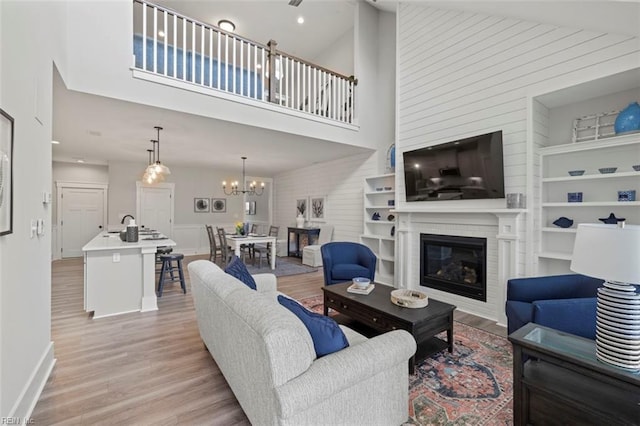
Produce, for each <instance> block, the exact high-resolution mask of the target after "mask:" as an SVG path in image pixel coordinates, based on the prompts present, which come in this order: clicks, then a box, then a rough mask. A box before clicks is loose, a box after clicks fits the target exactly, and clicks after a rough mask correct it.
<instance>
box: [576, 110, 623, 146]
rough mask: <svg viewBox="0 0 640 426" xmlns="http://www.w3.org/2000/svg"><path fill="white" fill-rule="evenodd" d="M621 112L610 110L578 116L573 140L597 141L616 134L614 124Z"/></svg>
mask: <svg viewBox="0 0 640 426" xmlns="http://www.w3.org/2000/svg"><path fill="white" fill-rule="evenodd" d="M619 112H620V111H610V112H603V113H600V114H593V115H586V116H584V117H579V118H576V119H575V120H573V137H572V142H573V143H576V142H586V141H597V140H600V139H603V138H608V137H611V136H615V134H616V133H615V131H614V130H613V126H614V122H615V117H616V116H617V115H618V113H619Z"/></svg>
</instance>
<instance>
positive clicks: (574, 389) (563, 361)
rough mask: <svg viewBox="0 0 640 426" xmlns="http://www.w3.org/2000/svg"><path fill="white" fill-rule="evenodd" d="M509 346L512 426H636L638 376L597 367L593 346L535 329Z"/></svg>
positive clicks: (520, 333) (639, 390)
mask: <svg viewBox="0 0 640 426" xmlns="http://www.w3.org/2000/svg"><path fill="white" fill-rule="evenodd" d="M509 340H510V341H511V343H512V344H513V402H514V404H513V417H514V424H515V425H529V424H531V425H537V424H546V425H549V424H550V425H561V424H562V425H566V424H580V425H638V424H640V374H638V373H633V372H629V371H627V370H624V369H621V368H618V367H615V366H612V365H609V364H605V363H603V362H600V361H598V360H597V359H596V344H595V341H593V340H589V339H585V338H582V337H578V336H574V335H572V334H567V333H563V332H561V331H558V330H554V329H551V328H547V327H543V326H540V325H537V324H533V323H529V324H527V325H525V326H524V327H522V328H521V329H519V330H517V331H515V332H514V333H512V334H511V335H510V336H509Z"/></svg>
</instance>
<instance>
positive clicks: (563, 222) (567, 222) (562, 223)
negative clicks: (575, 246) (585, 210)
mask: <svg viewBox="0 0 640 426" xmlns="http://www.w3.org/2000/svg"><path fill="white" fill-rule="evenodd" d="M553 224H554V225H555V226H559V227H560V228H571V225H573V220H572V219H569V218H568V217H564V216H560V217H559V218H557V219H556V220H554V221H553Z"/></svg>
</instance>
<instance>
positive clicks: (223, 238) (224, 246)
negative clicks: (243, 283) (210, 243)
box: [216, 226, 233, 266]
mask: <svg viewBox="0 0 640 426" xmlns="http://www.w3.org/2000/svg"><path fill="white" fill-rule="evenodd" d="M216 233H217V234H218V242H219V243H220V254H221V255H222V266H226V264H227V263H228V262H229V260H230V259H231V256H233V250H231V247H229V244H228V243H227V231H225V230H224V228H220V227H217V226H216Z"/></svg>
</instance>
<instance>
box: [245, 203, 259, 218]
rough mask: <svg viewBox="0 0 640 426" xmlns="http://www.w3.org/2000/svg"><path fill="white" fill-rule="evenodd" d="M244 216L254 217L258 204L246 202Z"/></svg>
mask: <svg viewBox="0 0 640 426" xmlns="http://www.w3.org/2000/svg"><path fill="white" fill-rule="evenodd" d="M244 214H248V215H254V214H256V202H255V201H246V202H245V203H244Z"/></svg>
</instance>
